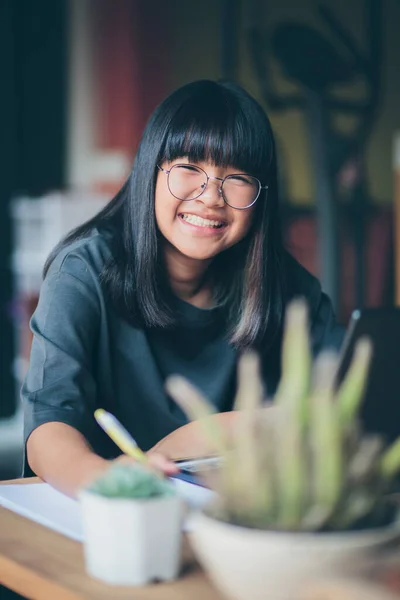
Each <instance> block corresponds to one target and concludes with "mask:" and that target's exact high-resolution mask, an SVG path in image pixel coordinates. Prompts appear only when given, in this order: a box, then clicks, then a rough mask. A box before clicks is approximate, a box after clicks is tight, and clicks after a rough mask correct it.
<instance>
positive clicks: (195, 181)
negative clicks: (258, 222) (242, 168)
mask: <svg viewBox="0 0 400 600" xmlns="http://www.w3.org/2000/svg"><path fill="white" fill-rule="evenodd" d="M157 167H158V168H159V169H160V171H162V172H163V173H165V174H166V175H167V185H168V189H169V191H170V192H171V194H172V195H173V196H174V197H175V198H177V200H185V201H186V200H196V198H198V197H199V196H201V194H203V192H204V191H205V190H206V188H207V185H208V182H209V180H210V179H215V180H217V181H219V182H221V183H220V185H219V187H218V193H219V194H220V195H221V196H222V198H223V199H224V202H225V203H226V204H228V206H230V207H231V208H236V209H237V210H245V209H246V208H250V206H253V204H255V202H256V201H257V198H258V197H259V195H260V193H261V190H267V189H268V186H267V185H265V186H263V185H261V182H260V180H259V179H257V177H253V176H252V175H246V174H244V173H233V174H231V175H227V176H226V177H224V178H221V177H210V176H209V175H207V173H206V172H205V171H204V169H202V168H201V167H198V166H196V165H189V164H186V163H185V164H177V165H173V166H172V167H171V168H170V169H168V170H167V169H163V168H162V167H160V166H159V165H157Z"/></svg>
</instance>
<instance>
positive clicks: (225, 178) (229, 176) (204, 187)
mask: <svg viewBox="0 0 400 600" xmlns="http://www.w3.org/2000/svg"><path fill="white" fill-rule="evenodd" d="M175 167H193V168H194V169H198V170H199V171H202V172H203V173H204V175H205V176H206V178H207V181H206V183H204V184H203V185H202V186H201V187H202V188H203V189H202V190H201V192H200V194H197V196H194V198H188V199H184V198H179V197H178V196H175V194H174V193H173V192H172V190H171V188H170V185H169V174H170V173H171V171H172V169H174V168H175ZM157 168H158V169H159V170H160V171H162V172H163V173H165V174H166V175H167V185H168V189H169V191H170V192H171V194H172V195H173V197H174V198H176V199H177V200H181V201H182V202H190V200H196V199H197V198H199V197H200V196H201V195H202V194H203V193H204V192H205V190H206V189H207V186H208V182H209V181H210V179H215V180H216V181H221V185H220V186H219V188H218V193H219V194H220V196H222V199H223V201H224V202H225V204H227V205H228V206H230V207H231V208H234V209H235V210H247V209H248V208H251V207H252V206H254V204H255V203H256V202H257V200H258V198H259V196H260V194H261V190H267V189H268V186H267V185H261V181H260V180H259V179H258V178H257V177H254V175H249V174H247V173H230V174H229V175H227V176H226V177H212V176H211V175H208V173H206V171H205V170H204V169H202V168H201V167H198V166H197V165H192V164H191V163H179V164H176V165H173V166H172V167H171V168H170V169H163V168H162V167H160V165H157ZM238 175H241V176H243V175H247V176H248V177H252V178H253V179H255V180H256V181H257V182H258V193H257V196H256V197H255V199H254V200H253V202H252V203H251V204H248V205H247V206H232V204H229V202H228V200H227V199H226V197H225V194H224V190H223V187H222V186H223V185H224V182H225V181H226V180H227V179H229V178H231V177H236V176H238Z"/></svg>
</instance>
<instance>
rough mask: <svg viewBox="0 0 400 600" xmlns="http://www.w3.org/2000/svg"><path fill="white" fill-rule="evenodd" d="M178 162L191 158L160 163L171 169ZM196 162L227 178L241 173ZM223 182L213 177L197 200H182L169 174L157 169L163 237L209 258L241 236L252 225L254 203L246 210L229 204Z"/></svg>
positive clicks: (183, 249) (157, 202) (186, 253)
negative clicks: (225, 197)
mask: <svg viewBox="0 0 400 600" xmlns="http://www.w3.org/2000/svg"><path fill="white" fill-rule="evenodd" d="M175 164H189V161H188V160H187V159H186V158H179V159H177V160H174V161H172V162H164V163H162V164H161V165H159V166H160V167H161V168H162V169H165V170H169V169H171V167H173V165H175ZM190 164H194V163H190ZM195 164H196V166H198V167H201V168H202V169H203V170H204V171H205V172H206V173H207V175H208V176H209V177H219V178H224V177H226V176H227V175H232V174H238V173H240V171H238V169H237V168H231V167H227V168H225V167H218V166H215V165H212V164H211V163H208V162H199V163H195ZM175 171H176V170H175ZM175 171H174V173H175ZM179 176H180V174H179ZM182 176H183V177H185V178H186V177H187V178H190V177H191V176H195V174H194V173H193V171H192V172H191V170H190V168H188V169H186V168H183V171H182ZM184 181H186V179H185V180H184ZM239 181H240V180H239ZM171 183H174V182H173V180H172V176H171V179H170V185H171ZM178 183H179V182H178ZM175 184H176V181H175ZM220 184H221V182H220V181H218V180H215V179H210V180H209V181H208V185H207V187H206V188H205V190H204V192H203V193H202V194H201V196H199V197H198V198H196V199H194V200H179V199H177V198H176V197H175V196H174V195H172V193H171V191H170V189H169V187H168V176H167V174H166V173H165V172H163V171H159V172H158V176H157V183H156V193H155V215H156V221H157V225H158V228H159V230H160V232H161V234H162V235H163V237H164V239H165V240H166V241H167V242H169V244H170V245H171V246H172V247H173V248H174V249H175V250H177V251H178V252H179V253H180V254H181V255H183V256H186V257H187V258H191V259H194V260H199V261H205V260H210V259H211V258H213V257H214V256H216V255H217V254H219V253H220V252H222V251H224V250H226V249H227V248H230V247H231V246H233V245H234V244H237V243H238V242H239V241H240V240H242V239H243V238H244V237H245V236H246V234H247V233H248V231H249V229H250V227H251V224H252V221H253V215H254V210H255V205H253V206H251V207H250V208H247V209H245V210H237V209H235V208H232V207H230V206H228V205H227V204H226V203H225V202H224V199H223V198H222V196H221V194H220V193H219V191H218V189H219V187H220ZM173 191H175V189H174V190H173ZM175 193H176V191H175ZM176 195H181V194H176ZM182 195H183V194H182Z"/></svg>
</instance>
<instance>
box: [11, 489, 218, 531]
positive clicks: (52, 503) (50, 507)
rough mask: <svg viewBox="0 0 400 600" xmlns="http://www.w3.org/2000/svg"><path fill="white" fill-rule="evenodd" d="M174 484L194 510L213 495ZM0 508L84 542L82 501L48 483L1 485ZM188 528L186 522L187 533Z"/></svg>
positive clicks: (209, 492) (207, 491) (203, 490)
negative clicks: (80, 504)
mask: <svg viewBox="0 0 400 600" xmlns="http://www.w3.org/2000/svg"><path fill="white" fill-rule="evenodd" d="M171 481H172V483H173V484H174V485H175V486H176V487H177V490H178V492H179V494H180V495H181V496H182V497H183V498H184V499H185V500H186V501H187V503H188V504H189V506H191V507H192V508H201V507H202V506H204V505H205V504H206V503H207V502H208V501H210V500H211V499H212V497H213V495H214V494H213V492H211V491H210V490H208V489H206V488H203V487H200V486H198V485H193V484H191V483H187V482H186V481H181V480H179V479H171ZM0 506H3V507H4V508H8V509H9V510H12V511H13V512H16V513H18V514H20V515H22V516H23V517H26V518H28V519H31V520H32V521H35V522H36V523H40V524H41V525H44V526H45V527H49V528H50V529H53V530H54V531H57V532H58V533H62V534H63V535H66V536H67V537H70V538H72V539H73V540H77V541H80V542H81V541H82V539H83V530H82V521H81V511H80V506H79V502H77V501H76V500H72V499H71V498H68V497H67V496H64V494H61V493H60V492H58V491H57V490H55V489H54V488H52V487H51V486H50V485H48V484H46V483H31V484H26V483H25V484H10V485H7V484H4V485H0ZM189 528H190V525H189V520H187V522H186V523H185V525H184V530H185V531H187V530H188V529H189Z"/></svg>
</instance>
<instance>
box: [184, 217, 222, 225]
mask: <svg viewBox="0 0 400 600" xmlns="http://www.w3.org/2000/svg"><path fill="white" fill-rule="evenodd" d="M181 218H182V219H183V220H184V221H187V222H188V223H192V225H197V226H199V227H220V226H221V225H223V223H222V222H221V221H210V219H202V218H201V217H198V216H197V215H186V214H183V215H181Z"/></svg>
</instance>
